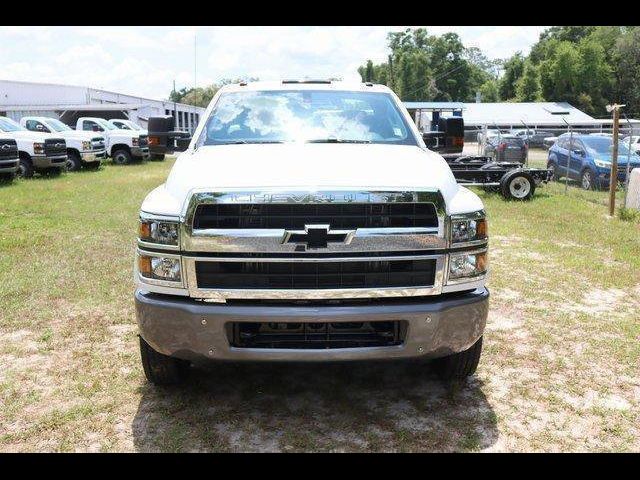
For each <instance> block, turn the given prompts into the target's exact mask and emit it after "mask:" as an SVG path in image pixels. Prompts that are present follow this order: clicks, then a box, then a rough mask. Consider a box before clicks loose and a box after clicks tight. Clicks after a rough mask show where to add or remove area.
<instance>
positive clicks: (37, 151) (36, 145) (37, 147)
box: [33, 143, 44, 155]
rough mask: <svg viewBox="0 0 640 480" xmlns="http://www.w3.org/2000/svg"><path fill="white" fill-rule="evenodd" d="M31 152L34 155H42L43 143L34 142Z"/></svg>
mask: <svg viewBox="0 0 640 480" xmlns="http://www.w3.org/2000/svg"><path fill="white" fill-rule="evenodd" d="M33 153H35V154H36V155H42V154H43V153H44V143H34V144H33Z"/></svg>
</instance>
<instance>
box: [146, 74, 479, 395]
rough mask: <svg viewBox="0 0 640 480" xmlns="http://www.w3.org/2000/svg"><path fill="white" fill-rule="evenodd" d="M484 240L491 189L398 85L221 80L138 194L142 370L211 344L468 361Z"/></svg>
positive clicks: (159, 368)
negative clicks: (440, 146)
mask: <svg viewBox="0 0 640 480" xmlns="http://www.w3.org/2000/svg"><path fill="white" fill-rule="evenodd" d="M183 149H184V147H183ZM487 246H488V237H487V222H486V216H485V211H484V207H483V204H482V202H481V200H480V199H479V198H478V197H477V196H476V195H475V194H474V193H473V192H471V191H470V190H468V189H466V188H464V187H462V186H460V185H458V184H457V183H456V181H455V179H454V177H453V175H452V173H451V170H450V169H449V167H448V166H447V163H446V162H445V161H444V160H443V158H442V157H441V156H440V155H439V154H437V153H435V152H432V151H430V150H428V149H427V148H426V147H425V144H424V142H423V139H422V138H421V136H420V133H419V131H418V130H417V128H416V126H415V125H414V124H413V122H412V120H411V117H410V116H409V114H408V112H407V111H406V109H405V108H404V107H403V106H402V104H401V102H400V100H399V99H398V98H397V97H396V95H394V93H393V92H392V91H391V90H390V89H388V88H387V87H384V86H379V85H373V84H370V83H367V84H364V83H363V84H345V83H342V82H330V81H326V82H325V81H314V82H311V81H285V82H281V83H280V82H273V83H271V82H256V83H248V84H247V83H240V84H235V85H228V86H225V87H223V88H222V89H220V90H219V91H218V92H217V94H216V95H215V97H214V98H213V99H212V101H211V103H210V105H209V107H208V108H207V110H206V113H205V115H204V116H203V121H202V122H201V123H200V124H199V125H198V128H197V129H196V131H195V133H194V136H193V138H192V139H191V142H190V144H189V145H188V147H186V150H185V151H183V152H182V153H180V155H179V156H178V158H177V160H176V162H175V164H174V166H173V168H172V170H171V172H170V173H169V176H168V178H167V180H166V182H165V183H164V184H162V185H160V186H159V187H157V188H156V189H155V190H153V191H151V192H150V193H149V194H148V196H147V197H146V199H145V200H144V202H143V204H142V207H141V211H140V223H139V233H138V245H137V250H136V261H135V262H134V265H135V267H134V278H135V280H136V283H137V288H136V292H135V305H136V315H137V320H138V326H139V332H140V350H141V357H142V365H143V368H144V372H145V374H146V377H147V379H148V380H149V381H151V382H153V383H156V384H168V383H175V382H178V381H180V380H182V379H183V378H184V377H185V374H186V373H187V372H188V370H189V367H190V366H191V365H194V364H198V363H200V362H204V361H211V360H218V361H296V362H299V361H309V362H319V361H345V360H361V361H362V360H377V359H407V358H420V359H425V360H434V363H435V367H436V370H437V372H439V374H440V375H441V377H442V378H444V379H454V378H464V377H467V376H469V375H472V374H473V373H474V372H475V370H476V367H477V365H478V362H479V359H480V353H481V350H482V335H483V331H484V328H485V324H486V318H487V312H488V305H489V303H488V302H489V292H488V290H487V289H486V288H485V279H486V275H487Z"/></svg>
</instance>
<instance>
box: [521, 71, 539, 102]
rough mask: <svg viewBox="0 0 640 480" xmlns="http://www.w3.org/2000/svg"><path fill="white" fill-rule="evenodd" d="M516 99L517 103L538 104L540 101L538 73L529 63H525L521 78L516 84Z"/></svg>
mask: <svg viewBox="0 0 640 480" xmlns="http://www.w3.org/2000/svg"><path fill="white" fill-rule="evenodd" d="M516 98H517V99H518V101H519V102H538V101H540V100H541V99H542V90H541V88H540V73H539V72H538V69H537V68H536V66H535V65H534V64H533V63H531V62H529V61H527V62H525V64H524V70H523V73H522V77H520V79H519V80H518V82H517V83H516Z"/></svg>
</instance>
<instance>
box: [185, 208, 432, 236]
mask: <svg viewBox="0 0 640 480" xmlns="http://www.w3.org/2000/svg"><path fill="white" fill-rule="evenodd" d="M311 224H330V225H331V228H332V229H334V230H335V229H356V228H418V227H427V228H433V227H437V226H438V217H437V213H436V209H435V206H434V205H433V204H432V203H362V204H352V203H333V204H332V203H326V204H325V203H317V204H268V203H267V204H202V205H198V207H197V208H196V212H195V215H194V220H193V228H194V229H209V228H221V229H225V228H240V229H254V228H261V229H269V228H273V229H280V228H283V229H289V230H293V229H295V230H302V229H304V226H305V225H311Z"/></svg>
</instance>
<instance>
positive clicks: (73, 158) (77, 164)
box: [66, 150, 82, 172]
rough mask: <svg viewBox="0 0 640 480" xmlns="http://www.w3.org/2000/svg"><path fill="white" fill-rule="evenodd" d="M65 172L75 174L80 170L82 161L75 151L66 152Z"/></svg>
mask: <svg viewBox="0 0 640 480" xmlns="http://www.w3.org/2000/svg"><path fill="white" fill-rule="evenodd" d="M66 165H67V171H68V172H77V171H78V170H80V168H82V159H81V158H80V154H79V153H78V152H76V151H75V150H69V151H68V152H67V163H66Z"/></svg>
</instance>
